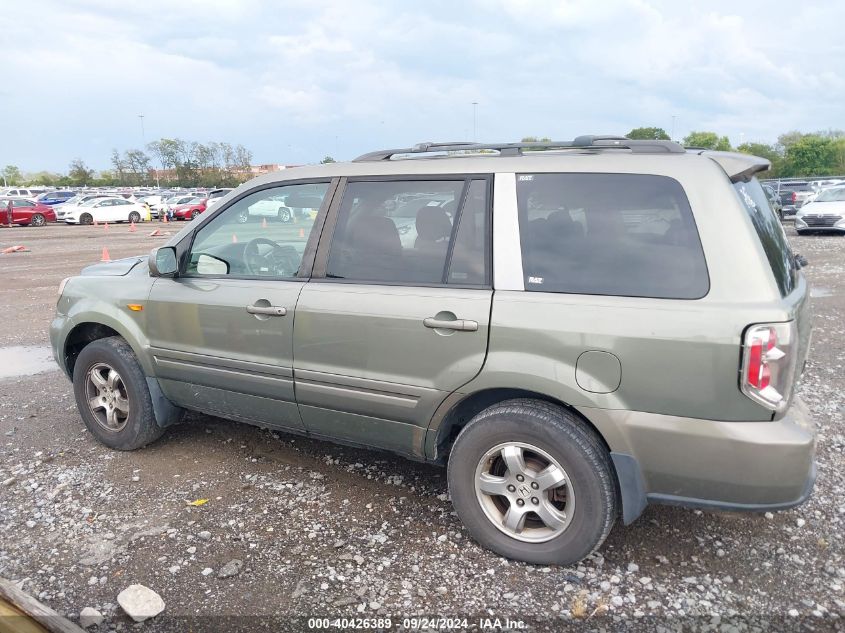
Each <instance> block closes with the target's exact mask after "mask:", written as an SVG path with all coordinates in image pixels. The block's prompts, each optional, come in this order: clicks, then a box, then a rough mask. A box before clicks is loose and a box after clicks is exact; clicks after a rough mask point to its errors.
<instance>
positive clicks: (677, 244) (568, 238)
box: [517, 173, 710, 299]
mask: <svg viewBox="0 0 845 633" xmlns="http://www.w3.org/2000/svg"><path fill="white" fill-rule="evenodd" d="M517 204H518V209H519V230H520V240H521V246H522V267H523V273H524V275H525V289H526V290H529V291H535V292H561V293H573V294H588V295H614V296H626V297H652V298H661V299H700V298H701V297H703V296H704V295H706V294H707V292H708V290H709V286H710V282H709V277H708V274H707V265H706V263H705V260H704V253H703V251H702V248H701V242H700V240H699V237H698V230H697V229H696V226H695V222H694V220H693V216H692V211H691V209H690V206H689V202H688V200H687V197H686V194H685V193H684V190H683V187H681V185H680V183H679V182H678V181H676V180H674V179H672V178H668V177H665V176H652V175H642V174H583V173H577V174H518V175H517Z"/></svg>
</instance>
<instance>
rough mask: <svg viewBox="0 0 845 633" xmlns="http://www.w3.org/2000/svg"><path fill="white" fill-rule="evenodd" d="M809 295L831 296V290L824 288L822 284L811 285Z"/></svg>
mask: <svg viewBox="0 0 845 633" xmlns="http://www.w3.org/2000/svg"><path fill="white" fill-rule="evenodd" d="M810 296H811V297H832V296H833V291H832V290H831V289H830V288H825V287H824V286H811V287H810Z"/></svg>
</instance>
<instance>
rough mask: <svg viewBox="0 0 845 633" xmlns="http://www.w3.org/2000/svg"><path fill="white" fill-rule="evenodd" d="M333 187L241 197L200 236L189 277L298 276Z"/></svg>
mask: <svg viewBox="0 0 845 633" xmlns="http://www.w3.org/2000/svg"><path fill="white" fill-rule="evenodd" d="M328 188H329V185H328V183H313V184H299V185H287V186H282V187H272V188H270V189H262V190H261V191H256V192H255V193H252V194H250V195H248V196H245V197H243V198H241V199H240V200H238V201H237V202H235V203H234V204H232V205H230V206H228V207H226V209H224V210H223V211H222V212H221V213H219V214H218V215H216V216H215V217H214V218H212V219H211V220H210V221H209V222H208V223H207V224H205V225H204V226H203V227H202V228H201V229H200V230H199V231H197V234H196V236H195V238H194V243H193V245H192V247H191V252H190V255H189V257H188V265H187V270H186V273H187V274H188V275H210V276H215V277H217V276H221V275H231V276H240V277H276V278H289V277H296V276H297V274H298V273H299V269H300V266H301V265H302V256H303V253H304V251H305V245H306V244H307V242H308V237H309V236H310V235H311V230H312V228H313V226H314V220H315V219H316V217H317V212H318V211H319V209H320V207H321V206H322V204H323V198H325V196H326V191H328Z"/></svg>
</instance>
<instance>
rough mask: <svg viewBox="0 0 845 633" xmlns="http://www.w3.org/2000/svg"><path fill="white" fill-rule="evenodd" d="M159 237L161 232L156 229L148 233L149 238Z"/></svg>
mask: <svg viewBox="0 0 845 633" xmlns="http://www.w3.org/2000/svg"><path fill="white" fill-rule="evenodd" d="M160 235H161V231H159V230H158V229H156V230H155V231H153V232H152V233H150V237H158V236H160Z"/></svg>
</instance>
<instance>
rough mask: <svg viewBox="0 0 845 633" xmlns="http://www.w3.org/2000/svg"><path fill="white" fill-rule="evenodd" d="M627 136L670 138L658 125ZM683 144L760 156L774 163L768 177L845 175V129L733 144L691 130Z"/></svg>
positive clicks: (706, 133)
mask: <svg viewBox="0 0 845 633" xmlns="http://www.w3.org/2000/svg"><path fill="white" fill-rule="evenodd" d="M627 136H628V138H636V139H661V140H666V141H668V140H669V135H668V134H667V133H666V130H664V129H662V128H659V127H639V128H635V129H633V130H631V131H630V132H628V134H627ZM681 143H682V144H683V145H684V146H685V147H703V148H705V149H714V150H721V151H726V152H730V151H736V152H742V153H744V154H753V155H754V156H760V157H761V158H765V159H767V160H769V161H771V163H772V168H771V169H770V170H769V171H767V172H765V174H764V177H766V178H796V177H802V176H841V175H845V131H843V130H821V131H818V132H810V133H805V132H799V131H797V130H793V131H791V132H786V133H784V134H781V135H780V136H778V140H777V142H776V143H773V144H768V143H757V142H747V143H741V144H739V145H737V146H736V147H735V148H734V147H732V146H731V142H730V140H729V139H728V137H727V136H719V134H717V133H716V132H690V133H689V134H687V135H686V136H685V137H684V138H683V140H682V141H681Z"/></svg>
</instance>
